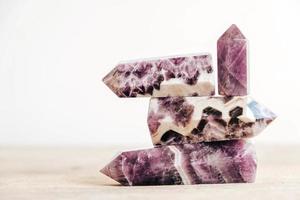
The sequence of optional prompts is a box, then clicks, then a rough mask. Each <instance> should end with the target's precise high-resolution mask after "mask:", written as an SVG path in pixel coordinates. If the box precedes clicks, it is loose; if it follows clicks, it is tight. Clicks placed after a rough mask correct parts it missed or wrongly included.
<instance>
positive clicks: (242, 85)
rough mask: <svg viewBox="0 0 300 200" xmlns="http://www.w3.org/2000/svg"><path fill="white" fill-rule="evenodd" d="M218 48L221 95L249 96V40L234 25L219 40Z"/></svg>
mask: <svg viewBox="0 0 300 200" xmlns="http://www.w3.org/2000/svg"><path fill="white" fill-rule="evenodd" d="M217 46H218V87H219V94H221V95H225V96H243V95H247V94H248V81H249V80H248V78H247V73H248V72H247V39H246V38H245V36H244V35H243V34H242V33H241V31H240V30H239V29H238V27H237V26H236V25H234V24H233V25H231V26H230V27H229V29H228V30H227V31H226V32H225V33H224V34H223V35H222V36H221V37H220V38H219V40H218V45H217Z"/></svg>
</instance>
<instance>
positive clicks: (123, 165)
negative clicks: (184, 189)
mask: <svg viewBox="0 0 300 200" xmlns="http://www.w3.org/2000/svg"><path fill="white" fill-rule="evenodd" d="M101 172H102V173H103V174H105V175H107V176H108V177H110V178H112V179H114V180H116V181H117V182H119V183H121V184H122V185H175V184H176V185H178V184H202V183H247V182H254V180H255V174H256V157H255V151H254V148H253V146H252V145H251V144H250V143H247V142H246V141H244V140H232V141H221V142H210V143H198V144H184V145H170V146H162V147H156V148H151V149H144V150H136V151H128V152H123V153H121V154H119V155H118V156H117V157H115V159H114V160H112V161H111V162H110V163H109V164H108V165H107V166H105V167H104V168H103V169H102V170H101Z"/></svg>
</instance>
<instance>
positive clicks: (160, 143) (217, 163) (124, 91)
mask: <svg viewBox="0 0 300 200" xmlns="http://www.w3.org/2000/svg"><path fill="white" fill-rule="evenodd" d="M247 48H248V46H247V40H246V38H245V36H244V35H243V34H242V33H241V31H240V30H239V29H238V28H237V26H236V25H232V26H231V27H230V28H229V29H228V30H227V31H226V32H225V33H224V34H223V35H222V36H221V37H220V38H219V40H218V42H217V56H218V93H219V95H218V96H215V80H214V71H215V70H214V68H213V66H212V57H211V55H210V54H195V55H189V56H175V57H164V58H158V59H144V60H139V61H135V62H127V63H121V64H118V65H117V66H116V67H115V68H114V69H113V70H112V71H111V72H110V73H109V74H107V75H106V76H105V77H104V79H103V81H104V83H105V84H106V85H107V86H108V87H109V88H110V89H111V90H112V91H113V92H114V93H116V94H117V95H118V96H119V97H145V96H150V97H151V99H150V104H149V112H148V127H149V131H150V134H151V138H152V142H153V145H154V148H151V149H142V150H135V151H126V152H122V153H121V154H119V155H118V156H116V157H115V158H114V159H113V160H112V161H111V162H110V163H109V164H108V165H106V166H105V167H104V168H103V169H102V170H101V172H102V173H103V174H105V175H107V176H109V177H111V178H112V179H114V180H116V181H117V182H119V183H121V184H122V185H170V184H201V183H246V182H253V181H254V180H255V175H256V166H257V163H256V157H255V150H254V148H253V146H252V144H251V143H250V142H249V141H247V140H246V139H247V138H250V137H253V136H255V135H257V134H259V133H260V132H261V131H262V130H263V129H264V128H266V127H267V126H268V125H269V124H270V123H271V122H272V121H273V120H274V119H275V118H276V116H275V114H273V113H272V112H271V111H270V110H268V109H267V108H266V107H264V106H262V105H261V104H259V103H257V102H256V101H255V100H253V99H251V98H250V97H248V96H247V95H248V92H249V89H248V82H249V80H248V75H247V74H248V66H247Z"/></svg>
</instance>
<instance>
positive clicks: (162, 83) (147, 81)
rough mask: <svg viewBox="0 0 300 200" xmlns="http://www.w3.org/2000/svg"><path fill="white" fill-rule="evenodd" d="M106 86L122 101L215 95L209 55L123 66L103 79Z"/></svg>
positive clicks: (145, 61) (129, 63) (138, 62)
mask: <svg viewBox="0 0 300 200" xmlns="http://www.w3.org/2000/svg"><path fill="white" fill-rule="evenodd" d="M103 82H104V83H105V84H106V85H107V86H108V87H109V88H110V89H111V90H112V91H113V92H114V93H115V94H117V95H118V96H119V97H143V96H153V97H165V96H211V95H213V94H215V88H214V85H215V84H214V73H213V68H212V59H211V56H210V55H209V54H200V55H199V54H198V55H189V56H177V57H168V58H158V59H151V60H149V59H144V60H140V61H135V62H127V63H121V64H118V65H117V66H116V67H115V68H114V69H113V70H112V71H111V72H110V73H108V74H107V75H106V76H105V77H104V78H103Z"/></svg>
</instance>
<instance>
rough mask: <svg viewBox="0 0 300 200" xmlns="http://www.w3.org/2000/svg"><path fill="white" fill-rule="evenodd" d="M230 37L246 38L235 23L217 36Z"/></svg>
mask: <svg viewBox="0 0 300 200" xmlns="http://www.w3.org/2000/svg"><path fill="white" fill-rule="evenodd" d="M223 38H230V39H246V37H245V36H244V34H243V33H242V32H241V30H240V29H239V28H238V26H237V25H236V24H232V25H231V26H230V27H229V28H228V29H227V30H226V31H225V32H224V33H223V34H222V35H221V37H220V38H219V40H220V39H223Z"/></svg>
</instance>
